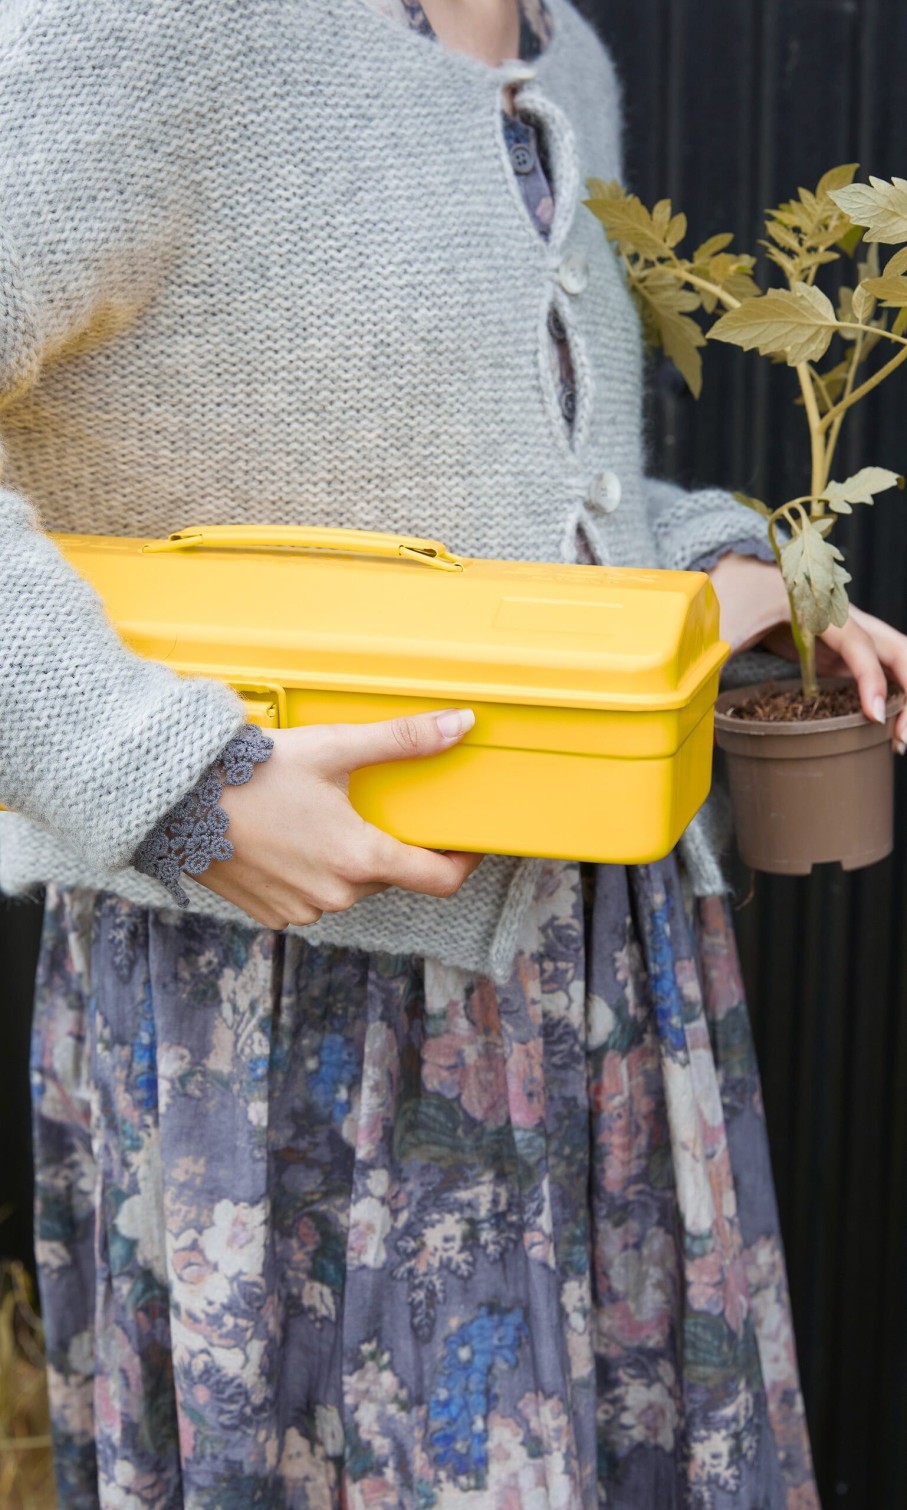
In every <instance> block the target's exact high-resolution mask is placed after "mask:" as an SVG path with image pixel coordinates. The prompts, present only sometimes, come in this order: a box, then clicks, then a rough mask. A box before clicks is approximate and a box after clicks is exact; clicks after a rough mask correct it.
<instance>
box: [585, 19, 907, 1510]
mask: <svg viewBox="0 0 907 1510" xmlns="http://www.w3.org/2000/svg"><path fill="white" fill-rule="evenodd" d="M582 8H583V9H584V10H585V11H586V13H587V14H589V15H591V16H592V17H593V19H594V20H595V22H596V25H597V26H598V28H599V30H600V32H601V34H602V35H603V36H604V37H605V38H606V39H607V41H608V42H609V43H610V44H611V46H612V48H613V50H614V53H615V55H616V57H617V60H618V64H619V67H620V70H621V73H622V75H623V79H624V86H625V106H626V115H627V135H626V148H627V177H628V181H629V183H630V184H631V186H632V187H633V188H634V189H635V190H636V191H637V192H638V193H639V194H640V195H641V196H642V197H643V198H644V199H646V200H647V201H648V202H649V203H651V202H652V201H653V200H654V199H657V198H660V197H661V196H662V195H670V196H672V197H673V198H674V200H675V202H676V206H677V207H678V208H682V209H683V210H685V211H686V213H687V215H688V216H689V220H690V237H691V240H690V245H692V246H695V245H697V244H698V242H699V241H700V240H703V239H704V238H705V237H706V236H708V235H711V234H713V233H714V232H717V231H720V230H721V231H723V230H733V231H734V232H735V233H736V235H737V237H738V243H737V244H738V245H740V246H745V247H746V249H747V250H753V249H754V246H755V242H756V240H757V238H758V237H759V236H760V235H762V234H764V232H763V229H762V214H761V212H762V210H763V208H764V207H766V206H768V205H774V204H777V203H778V202H779V201H780V200H782V199H785V198H788V197H789V196H790V195H792V194H793V193H795V192H796V190H797V188H798V187H799V186H800V185H801V184H805V185H806V186H808V187H812V186H815V184H816V182H817V181H818V179H819V177H820V176H821V174H822V173H823V172H824V171H825V170H826V169H827V168H829V167H832V166H833V165H835V164H837V163H842V162H859V163H861V164H862V165H863V172H864V175H865V174H866V173H870V172H871V173H874V174H877V175H879V176H882V177H891V176H892V175H895V174H896V175H898V176H902V177H907V110H905V108H904V106H905V91H904V79H905V78H907V4H905V3H904V0H597V3H595V0H593V3H587V4H585V5H584V6H583V7H582ZM705 374H706V376H705V389H704V394H703V397H702V399H701V400H700V401H699V403H698V404H697V403H696V402H695V401H694V400H693V399H691V398H690V397H689V395H687V394H686V393H685V392H683V391H682V389H681V385H680V384H679V383H678V382H677V381H676V380H675V377H674V374H673V372H672V371H671V370H670V369H668V368H667V367H666V366H665V365H664V364H658V365H656V367H655V369H654V371H653V380H652V393H651V418H652V424H651V442H652V451H653V466H654V468H655V469H656V470H657V471H659V472H661V473H662V474H663V475H669V476H673V477H676V478H678V479H679V480H680V481H682V482H685V483H693V482H699V483H702V482H720V483H726V484H731V485H733V486H736V487H740V488H743V489H744V490H745V491H747V492H752V493H755V494H757V495H758V496H760V497H763V498H773V499H776V500H777V501H779V502H780V501H781V500H782V499H783V498H789V497H792V496H794V495H795V494H797V493H800V492H802V491H803V489H804V486H808V473H807V471H806V461H807V456H806V449H805V447H804V429H805V427H804V422H803V416H802V412H801V411H800V410H799V409H795V408H794V406H793V404H792V402H791V399H792V396H793V389H792V385H791V377H790V374H789V373H788V372H787V371H786V370H785V369H783V368H777V367H771V366H770V365H769V364H768V363H766V362H765V361H763V360H761V359H759V358H757V357H756V356H754V355H752V354H744V353H742V352H737V351H734V350H732V349H730V348H726V347H722V348H718V347H715V348H709V350H708V351H707V352H706V367H705ZM905 420H907V377H903V378H902V379H901V380H900V381H898V379H895V380H894V381H893V382H892V383H891V384H890V386H889V388H888V390H887V391H883V392H882V393H881V394H879V395H877V396H876V398H875V400H874V401H873V400H869V401H868V403H867V405H866V407H865V410H864V411H862V412H860V411H858V413H857V416H856V418H855V419H854V418H852V419H851V421H850V427H851V428H850V433H849V440H848V441H847V444H846V445H845V449H844V451H843V453H842V457H841V463H842V466H849V467H850V469H851V470H856V468H857V467H859V466H861V465H863V464H864V463H866V462H877V463H879V464H880V465H883V466H889V467H892V468H894V469H895V470H898V471H902V472H903V471H907V423H905ZM845 434H846V432H845ZM842 475H846V472H845V473H843V474H842ZM804 479H805V481H804ZM843 543H844V544H845V546H846V548H847V551H848V556H849V566H850V569H851V570H852V571H853V573H854V579H855V580H854V583H853V587H852V592H853V598H854V601H855V602H858V603H859V604H860V605H861V606H862V607H865V608H868V609H869V610H870V611H872V612H874V613H877V614H879V615H880V616H882V617H884V618H886V619H888V620H889V621H890V622H892V623H894V624H895V625H896V626H897V627H898V628H899V629H902V630H907V501H904V500H903V499H901V500H895V501H894V502H892V503H886V504H880V505H879V507H878V508H877V509H875V510H874V511H873V512H872V513H871V514H870V513H869V511H866V512H865V513H864V514H863V515H862V516H861V517H860V518H859V519H857V517H856V514H855V515H854V518H853V521H852V522H851V528H850V529H849V530H848V531H847V532H845V534H844V540H843ZM898 774H899V781H898V841H897V848H896V851H895V855H894V856H893V857H892V859H890V860H888V861H885V862H884V863H883V864H881V865H877V866H874V867H873V868H872V869H870V870H867V871H865V872H863V873H862V874H860V875H856V876H851V877H847V876H845V875H844V874H843V873H842V872H841V871H840V870H839V869H838V868H837V867H823V868H822V870H817V871H816V872H814V874H813V876H812V877H810V878H809V879H808V880H802V881H798V880H791V879H786V878H784V879H780V878H779V879H769V878H768V877H764V876H760V877H758V878H757V879H756V883H755V891H754V895H753V898H752V900H751V901H750V902H749V903H748V904H747V905H745V906H743V907H741V909H740V911H739V913H738V927H739V937H740V943H741V949H742V953H743V961H744V971H745V976H746V981H747V987H748V991H749V997H750V1003H751V1009H752V1015H753V1019H754V1025H755V1030H756V1037H757V1043H758V1047H759V1053H760V1063H761V1066H762V1075H763V1085H764V1094H765V1102H766V1109H767V1114H768V1121H769V1126H770V1131H771V1136H772V1147H773V1155H774V1165H775V1176H776V1181H777V1188H778V1197H779V1202H780V1206H781V1218H782V1227H783V1231H784V1236H785V1241H786V1245H787V1253H788V1263H789V1269H790V1279H791V1287H792V1292H793V1302H794V1310H795V1317H796V1322H797V1333H798V1340H799V1348H800V1358H801V1365H802V1370H803V1381H804V1390H805V1394H806V1402H807V1409H808V1413H809V1419H810V1425H811V1430H812V1437H813V1444H814V1450H815V1454H816V1459H817V1464H818V1469H819V1476H820V1481H821V1488H822V1498H823V1503H824V1504H825V1505H827V1506H831V1505H833V1504H837V1503H841V1504H843V1505H850V1506H852V1507H854V1510H876V1507H883V1510H889V1507H891V1510H894V1507H901V1506H904V1505H907V1361H905V1349H907V1198H905V1197H907V948H905V947H904V939H903V935H904V923H905V919H907V911H905V909H907V833H905V816H907V815H905V807H907V804H905V795H907V789H905V776H907V772H905V771H904V770H902V771H899V773H898ZM740 881H741V896H746V894H747V892H748V890H749V877H741V878H740Z"/></svg>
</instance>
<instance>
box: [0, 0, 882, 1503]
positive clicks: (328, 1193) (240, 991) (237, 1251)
mask: <svg viewBox="0 0 907 1510" xmlns="http://www.w3.org/2000/svg"><path fill="white" fill-rule="evenodd" d="M2 27H3V37H2V53H0V58H2V61H0V68H2V74H3V98H4V102H5V111H4V127H3V129H4V132H5V140H4V149H5V150H4V152H3V153H2V160H0V175H2V183H3V220H2V227H3V231H2V234H3V237H4V248H3V254H2V274H0V276H2V288H3V295H4V307H5V311H6V318H5V320H4V333H5V336H6V337H7V338H8V339H7V351H6V354H5V356H4V360H3V385H4V393H5V395H6V403H5V409H4V416H3V419H4V425H3V433H4V441H5V446H6V450H7V453H8V466H7V479H8V482H9V490H8V491H7V492H4V493H3V494H2V495H0V531H2V550H0V576H2V596H0V614H2V618H0V633H2V639H3V648H4V655H3V667H2V672H0V686H2V689H3V690H2V696H3V703H2V709H3V712H2V718H0V771H2V780H3V787H2V790H0V798H2V800H3V801H4V802H5V803H6V805H7V806H8V807H9V808H10V809H12V812H11V813H10V814H7V815H4V818H3V827H2V831H0V832H2V864H0V881H2V884H3V885H4V887H5V888H6V889H7V890H22V889H24V888H25V887H26V886H27V885H30V884H33V883H34V882H36V881H45V882H47V883H49V889H48V901H47V913H46V924H45V931H44V939H43V945H42V956H41V963H40V970H39V983H38V996H37V1013H36V1027H35V1051H34V1072H35V1090H36V1111H35V1121H36V1141H37V1158H38V1185H39V1200H38V1245H39V1255H40V1265H41V1285H42V1296H43V1303H44V1311H45V1317H46V1325H47V1338H48V1358H49V1375H50V1382H51V1396H52V1407H53V1418H54V1438H55V1450H56V1460H57V1473H58V1482H59V1489H60V1500H61V1503H62V1504H63V1505H65V1506H67V1507H70V1506H72V1507H78V1510H81V1507H82V1506H94V1505H97V1504H99V1503H100V1504H103V1505H105V1506H114V1505H115V1506H123V1507H129V1510H137V1507H140V1506H141V1507H151V1506H154V1507H159V1506H168V1507H169V1506H176V1505H181V1504H184V1505H187V1506H195V1507H202V1506H204V1507H215V1506H216V1507H218V1510H221V1507H230V1506H234V1505H235V1506H237V1507H239V1506H242V1507H244V1510H245V1507H247V1506H250V1505H262V1506H264V1505H267V1506H284V1505H286V1506H293V1507H297V1506H300V1507H301V1506H310V1507H319V1510H321V1507H328V1506H331V1505H335V1504H341V1503H343V1504H346V1505H350V1506H362V1507H366V1506H368V1507H375V1506H387V1507H391V1506H397V1505H403V1506H416V1505H418V1506H443V1507H447V1506H459V1505H464V1506H466V1505H483V1506H484V1505H500V1506H518V1505H519V1506H523V1505H528V1506H533V1507H542V1506H548V1505H551V1506H561V1507H566V1506H575V1505H587V1506H592V1505H595V1504H609V1505H612V1506H624V1507H631V1506H632V1507H640V1506H643V1505H645V1506H652V1507H658V1510H662V1507H665V1510H668V1507H674V1506H678V1507H679V1506H681V1505H686V1504H695V1505H702V1506H708V1507H714V1510H725V1507H731V1506H733V1507H739V1510H743V1507H744V1506H746V1507H750V1506H752V1505H754V1504H756V1503H759V1504H762V1505H769V1506H771V1507H772V1510H775V1507H787V1510H804V1507H807V1506H814V1505H815V1504H816V1503H817V1499H816V1493H815V1488H814V1484H813V1479H812V1473H811V1468H810V1462H809V1450H808V1444H807V1440H806V1431H805V1425H804V1418H803V1410H802V1402H801V1399H800V1394H799V1386H798V1382H797V1375H796V1363H795V1359H794V1351H793V1341H792V1334H791V1329H790V1320H789V1314H788V1308H787V1299H786V1290H785V1279H784V1267H783V1259H782V1255H781V1248H780V1242H779V1238H778V1233H777V1222H776V1217H775V1210H774V1202H773V1195H772V1188H771V1179H770V1174H769V1166H768V1160H767V1155H766V1149H765V1138H764V1128H763V1125H762V1119H761V1109H760V1102H759V1091H758V1083H757V1076H756V1070H755V1065H754V1061H753V1056H752V1049H751V1045H750V1041H749V1036H748V1028H747V1020H746V1009H745V1005H744V1002H743V998H742V992H741V988H740V982H739V976H738V972H737V966H736V956H735V953H734V945H733V939H732V934H731V927H730V922H729V917H728V912H727V907H726V904H725V902H724V900H723V898H722V897H721V896H720V895H719V894H718V891H719V888H720V884H721V883H720V872H719V870H718V867H717V864H716V862H715V859H714V856H713V854H712V853H711V850H710V849H709V846H708V844H707V842H706V840H705V838H704V835H703V833H702V831H701V828H699V827H696V826H694V828H693V830H692V831H691V834H690V835H689V836H688V840H687V842H686V847H685V850H684V856H685V858H684V859H680V858H678V857H671V858H670V859H669V860H667V861H665V862H664V863H663V864H660V865H654V866H649V867H641V868H633V869H626V870H625V869H623V868H619V867H609V868H604V867H598V868H595V869H591V868H590V869H584V870H581V868H580V867H579V866H578V865H576V864H572V863H558V864H555V863H545V864H544V865H535V866H532V865H528V866H527V865H523V864H520V863H518V862H513V861H510V860H507V859H506V858H502V857H489V858H486V859H485V860H484V861H483V862H482V864H481V865H479V866H478V868H476V865H477V860H476V857H471V856H465V855H452V854H448V855H438V854H431V853H429V852H427V851H421V850H418V849H414V848H412V847H409V846H405V845H400V844H397V843H395V842H394V841H391V840H390V839H388V838H387V836H382V835H380V834H378V833H377V832H376V831H375V830H373V829H370V828H369V827H368V826H367V825H365V824H363V823H362V822H361V820H359V819H358V818H357V816H356V815H355V813H354V812H353V811H352V809H351V808H350V807H349V804H348V802H347V799H346V779H347V776H348V774H349V772H350V771H351V770H352V769H354V768H355V767H356V766H357V765H359V764H363V763H366V762H368V761H375V760H385V759H388V758H409V757H418V756H420V755H425V754H431V753H433V752H436V751H437V750H439V749H442V748H445V747H447V746H449V745H450V744H452V743H453V742H455V741H456V739H458V738H459V737H461V736H462V733H463V732H464V731H465V728H466V727H467V726H468V723H469V719H468V717H467V718H465V719H464V718H462V717H459V716H458V710H450V713H451V717H450V718H443V719H438V718H435V717H434V716H430V717H425V718H421V719H413V720H410V721H408V722H405V723H395V724H393V725H371V726H369V725H366V726H357V727H352V726H346V727H343V726H340V727H337V728H332V729H299V730H293V731H279V732H277V733H276V734H275V735H274V736H273V739H272V740H271V741H268V740H265V739H264V738H263V737H262V736H260V735H258V734H257V733H254V732H248V731H245V730H244V727H243V725H244V716H243V711H242V708H241V706H240V705H239V703H238V701H237V699H236V698H235V697H234V695H233V694H232V693H230V692H229V691H228V690H227V689H225V688H222V687H220V686H217V685H215V684H213V683H208V682H204V681H196V682H191V683H190V682H186V681H181V680H179V679H177V678H175V677H173V676H172V675H171V674H170V673H169V672H167V671H166V670H165V669H164V668H163V667H161V666H154V665H152V664H150V663H144V662H138V661H136V660H135V659H134V658H132V657H130V655H129V654H128V652H127V651H126V650H125V649H124V648H123V647H122V646H121V645H120V644H119V643H118V642H117V641H116V640H115V638H114V636H113V635H112V634H111V632H110V631H109V629H108V628H107V627H106V625H105V622H104V619H103V615H102V613H101V611H100V608H99V605H98V604H97V602H96V601H95V599H94V598H93V595H92V594H91V593H90V592H89V591H88V590H87V589H86V588H85V587H84V586H83V585H82V584H81V583H80V582H78V581H77V580H76V579H75V578H74V577H73V575H72V574H71V572H70V571H69V570H68V569H67V568H66V567H65V566H64V564H63V563H62V560H61V558H60V557H59V556H58V554H57V553H56V551H55V549H54V547H53V545H52V543H51V542H50V541H49V540H48V538H47V536H46V535H44V534H43V533H41V531H40V530H39V529H38V528H37V527H36V525H35V522H34V519H33V516H32V514H31V512H30V507H29V504H28V503H27V502H26V498H28V499H29V500H31V501H32V502H33V503H34V504H35V505H36V506H37V507H38V508H39V509H40V514H41V523H42V525H43V527H44V528H45V529H48V530H54V529H57V530H60V529H68V530H84V531H89V532H94V533H108V532H109V533H130V534H163V533H166V532H167V531H168V530H170V529H172V528H176V527H178V526H179V525H181V524H185V523H186V522H187V521H188V520H190V519H191V520H193V521H198V522H206V521H214V520H220V521H223V520H230V521H243V520H247V521H257V522H269V523H284V522H305V523H308V524H334V525H337V524H343V525H348V526H354V527H363V528H380V529H394V530H398V531H401V532H404V533H412V532H414V531H418V532H419V533H429V534H437V535H439V536H441V537H442V538H447V539H448V540H449V541H450V543H452V544H453V545H454V546H455V547H456V548H457V549H459V550H462V551H464V552H467V553H470V554H476V555H479V554H484V555H491V556H508V555H509V556H514V557H517V556H521V557H524V558H526V557H528V558H535V559H548V560H550V559H557V558H558V557H564V558H566V559H577V558H579V559H592V560H594V561H602V562H608V561H611V562H615V563H617V564H621V563H626V562H635V563H636V564H639V563H644V564H646V563H648V564H659V565H672V566H678V567H686V566H691V565H699V566H703V565H704V566H707V567H708V568H709V569H710V570H711V572H712V576H713V580H714V582H715V585H716V588H717V590H718V592H719V596H720V598H721V603H722V616H723V625H724V629H725V634H726V635H728V636H729V637H730V638H731V640H732V642H733V644H734V645H735V647H737V648H744V647H746V646H748V645H750V644H755V643H757V642H760V641H762V640H763V639H765V638H766V637H767V636H768V635H769V634H770V632H775V633H778V632H782V631H783V624H784V620H785V616H786V612H787V600H786V597H785V595H784V593H783V590H782V588H781V585H780V581H779V579H778V577H777V574H776V573H775V571H774V568H773V567H772V566H771V565H769V564H766V563H765V562H764V561H762V560H760V559H759V550H758V547H757V546H756V545H754V544H752V543H750V542H749V539H748V522H747V516H746V515H745V514H744V513H743V511H741V510H740V509H739V508H738V507H737V506H736V505H735V504H734V503H733V502H732V501H731V500H730V499H729V498H728V497H727V495H725V494H722V493H718V492H712V493H707V494H700V495H697V496H696V497H694V498H690V497H688V496H686V495H683V494H681V493H680V492H679V491H678V490H676V489H673V488H669V487H666V486H665V485H655V484H652V485H650V484H647V483H646V482H645V481H644V479H643V475H642V466H641V455H642V448H641V441H640V350H639V347H640V342H639V333H638V329H637V326H636V322H635V317H634V315H633V311H632V306H631V304H630V301H629V299H628V297H627V295H626V293H625V291H624V289H623V288H622V285H621V283H620V279H619V276H618V273H617V265H616V262H615V261H614V259H613V257H611V255H610V254H609V252H608V251H607V248H606V247H605V246H604V244H603V242H602V239H601V236H600V231H599V229H598V227H597V226H596V225H595V224H594V222H593V221H592V219H591V217H590V216H588V214H587V212H585V211H584V210H583V209H582V206H581V204H580V197H581V190H582V183H583V180H584V179H585V177H586V176H587V175H590V174H596V175H598V176H600V177H604V178H607V177H610V176H612V175H614V174H616V173H618V172H619V166H620V165H619V121H618V110H617V98H616V89H615V84H614V79H613V74H612V69H611V65H610V62H609V59H608V57H607V54H606V53H605V51H604V49H603V48H602V46H601V44H600V43H599V41H598V40H597V38H596V37H595V36H594V35H593V33H592V32H591V30H590V29H589V28H588V27H587V26H586V24H585V23H584V22H582V21H581V20H580V19H579V18H578V16H577V15H576V14H575V13H574V12H573V10H572V9H571V8H570V6H569V5H568V4H567V3H566V0H547V3H546V4H542V3H541V0H523V3H521V4H520V5H517V3H516V0H495V3H488V0H486V3H480V0H433V3H428V0H424V3H423V4H422V5H419V4H416V3H410V0H399V3H397V0H337V3H336V4H335V5H333V6H323V5H320V4H316V3H314V0H272V3H270V4H268V5H265V6H256V7H246V6H241V5H238V4H236V3H234V0H221V3H216V0H209V3H207V4H205V5H203V6H186V5H184V4H181V3H179V0H156V3H154V4H153V5H151V6H144V7H135V6H131V5H126V4H125V3H124V0H95V3H94V4H92V5H91V6H86V7H81V8H80V7H77V6H76V5H75V4H69V3H65V0H64V3H55V0H24V3H23V4H22V5H20V6H17V7H13V8H7V10H6V12H5V14H4V17H3V21H2ZM778 626H781V630H779V628H778ZM826 639H827V642H828V645H829V646H830V648H831V652H832V653H833V654H835V655H837V656H839V657H840V658H841V659H842V660H843V661H844V662H845V663H846V664H847V665H849V666H850V667H851V668H852V670H853V671H854V672H855V674H857V676H858V680H859V683H860V691H861V697H862V700H863V705H864V709H865V710H866V712H867V715H868V716H878V714H877V707H876V704H877V700H878V699H879V698H880V697H881V698H882V699H883V700H884V693H885V672H884V670H883V665H884V666H885V667H887V668H888V669H889V670H890V671H891V672H892V673H893V674H895V675H896V676H897V678H898V680H900V681H901V682H907V675H905V651H907V645H905V641H904V640H903V639H902V637H901V636H899V635H897V634H895V632H894V631H893V630H890V629H889V628H887V626H884V625H881V624H879V623H878V622H877V621H874V620H870V619H868V618H866V617H865V616H861V615H859V614H858V613H856V612H854V614H853V616H852V618H851V620H850V622H849V623H848V625H847V626H846V627H845V629H843V630H840V631H838V630H835V631H830V632H829V634H828V636H826ZM462 711H463V710H459V712H460V713H461V712H462ZM904 737H905V730H904V726H903V721H902V727H901V728H900V729H899V732H898V738H899V740H901V741H903V739H904ZM223 815H226V817H224V816H223ZM227 821H228V824H229V826H228V827H227ZM189 873H191V874H192V875H194V876H195V879H194V880H191V879H187V874H189ZM684 875H685V876H686V882H687V883H688V884H684V882H683V877H684ZM693 893H696V894H697V897H698V900H695V901H694V900H692V894H693ZM685 897H689V898H690V900H689V902H687V901H686V900H685ZM186 901H188V904H189V905H188V908H186V907H185V906H184V905H183V904H185V903H186ZM177 904H179V905H177ZM181 907H182V910H181Z"/></svg>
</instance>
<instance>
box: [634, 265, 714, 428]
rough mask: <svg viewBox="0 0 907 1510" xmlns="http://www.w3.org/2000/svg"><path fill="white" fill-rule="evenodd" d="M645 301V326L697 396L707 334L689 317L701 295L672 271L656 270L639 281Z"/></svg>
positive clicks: (640, 292)
mask: <svg viewBox="0 0 907 1510" xmlns="http://www.w3.org/2000/svg"><path fill="white" fill-rule="evenodd" d="M637 288H638V290H639V294H640V296H641V297H642V298H643V299H644V300H645V301H646V306H647V307H646V311H645V314H646V326H647V329H648V330H649V332H650V334H651V335H652V337H653V338H654V339H655V340H657V341H658V342H659V344H660V345H662V346H663V347H664V349H665V352H666V353H667V355H668V356H669V357H670V358H671V361H672V362H673V363H674V365H675V366H676V367H677V369H678V371H679V372H680V373H681V375H682V377H683V378H684V380H685V382H686V383H687V386H688V387H689V389H690V392H691V393H692V394H693V396H694V398H698V397H699V395H700V393H701V392H702V358H701V356H700V355H699V348H700V347H702V346H704V345H705V336H704V335H703V333H702V331H701V330H700V328H699V326H698V325H697V324H696V321H695V320H691V319H689V317H688V316H689V311H690V310H693V309H698V308H699V303H700V300H699V296H698V294H696V293H694V292H692V290H690V289H687V288H684V287H683V286H682V285H681V284H680V283H678V282H677V280H676V279H674V278H672V277H671V276H670V274H669V273H660V272H657V271H656V272H653V273H649V274H648V275H647V277H645V278H644V279H640V281H639V282H638V284H637Z"/></svg>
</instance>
